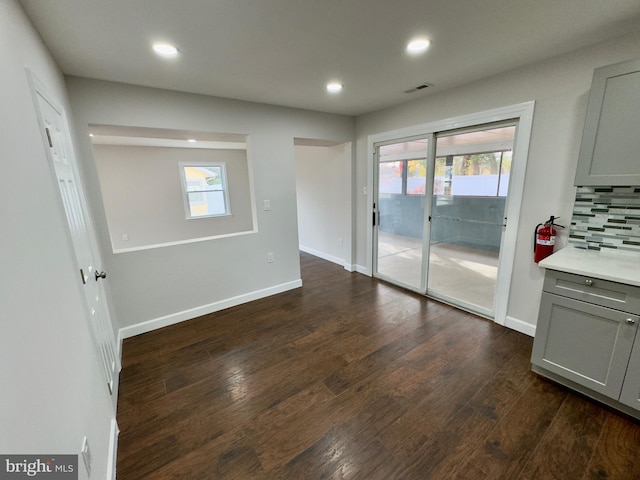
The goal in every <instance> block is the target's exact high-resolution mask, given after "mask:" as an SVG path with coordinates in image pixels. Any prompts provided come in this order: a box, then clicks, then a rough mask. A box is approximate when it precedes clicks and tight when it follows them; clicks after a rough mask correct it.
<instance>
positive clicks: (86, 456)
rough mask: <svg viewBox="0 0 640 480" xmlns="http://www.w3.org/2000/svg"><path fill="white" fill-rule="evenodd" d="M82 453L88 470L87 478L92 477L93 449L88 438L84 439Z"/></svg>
mask: <svg viewBox="0 0 640 480" xmlns="http://www.w3.org/2000/svg"><path fill="white" fill-rule="evenodd" d="M80 453H81V455H82V461H83V462H84V466H85V468H86V469H87V476H88V477H91V449H90V448H89V440H88V439H87V437H86V436H85V437H84V438H83V439H82V450H81V451H80Z"/></svg>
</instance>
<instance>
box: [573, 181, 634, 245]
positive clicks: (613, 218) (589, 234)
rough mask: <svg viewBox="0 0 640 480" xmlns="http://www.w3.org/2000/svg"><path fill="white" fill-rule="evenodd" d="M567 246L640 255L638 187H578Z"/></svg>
mask: <svg viewBox="0 0 640 480" xmlns="http://www.w3.org/2000/svg"><path fill="white" fill-rule="evenodd" d="M569 243H570V244H572V245H573V246H574V247H578V248H589V249H593V250H600V249H604V248H608V249H618V250H632V251H636V252H640V187H578V191H577V193H576V201H575V203H574V205H573V216H572V218H571V229H570V231H569Z"/></svg>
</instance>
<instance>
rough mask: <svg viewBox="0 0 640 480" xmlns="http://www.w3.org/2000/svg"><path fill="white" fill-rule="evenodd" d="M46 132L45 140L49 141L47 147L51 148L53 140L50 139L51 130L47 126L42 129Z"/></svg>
mask: <svg viewBox="0 0 640 480" xmlns="http://www.w3.org/2000/svg"><path fill="white" fill-rule="evenodd" d="M44 130H45V131H46V132H47V140H48V141H49V148H53V142H52V141H51V132H49V129H48V128H45V129H44Z"/></svg>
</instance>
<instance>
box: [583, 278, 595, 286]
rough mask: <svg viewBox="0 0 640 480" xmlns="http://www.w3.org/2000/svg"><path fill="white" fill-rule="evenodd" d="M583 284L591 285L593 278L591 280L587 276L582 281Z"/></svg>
mask: <svg viewBox="0 0 640 480" xmlns="http://www.w3.org/2000/svg"><path fill="white" fill-rule="evenodd" d="M584 284H585V285H586V286H588V287H590V286H591V285H593V280H591V279H590V278H587V279H586V280H585V281H584Z"/></svg>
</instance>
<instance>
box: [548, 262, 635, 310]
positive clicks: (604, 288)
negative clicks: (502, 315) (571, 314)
mask: <svg viewBox="0 0 640 480" xmlns="http://www.w3.org/2000/svg"><path fill="white" fill-rule="evenodd" d="M544 291H545V292H548V293H554V294H556V295H561V296H563V297H568V298H573V299H576V300H581V301H583V302H588V303H594V304H597V305H601V306H603V307H608V308H613V309H615V310H621V311H623V312H629V313H633V314H636V315H638V314H640V288H639V287H634V286H631V285H625V284H623V283H616V282H610V281H608V280H600V279H598V278H592V277H585V276H582V275H574V274H572V273H565V272H557V271H554V270H547V272H546V275H545V278H544Z"/></svg>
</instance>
